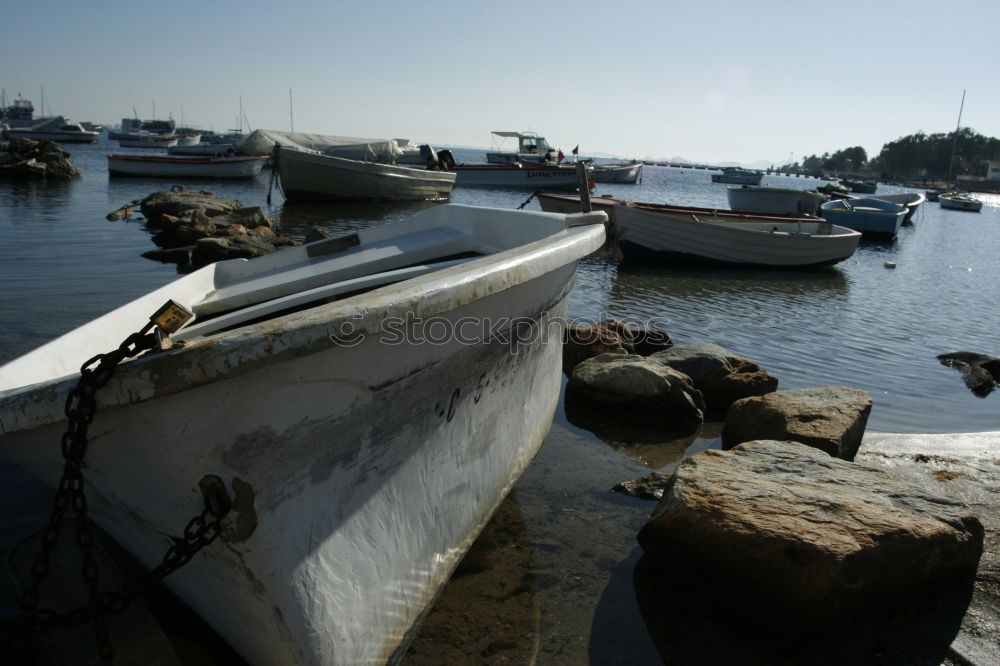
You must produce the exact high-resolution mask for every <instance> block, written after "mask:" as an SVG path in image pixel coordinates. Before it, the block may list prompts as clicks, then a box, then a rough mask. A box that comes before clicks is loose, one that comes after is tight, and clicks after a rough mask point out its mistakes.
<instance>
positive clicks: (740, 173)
mask: <svg viewBox="0 0 1000 666" xmlns="http://www.w3.org/2000/svg"><path fill="white" fill-rule="evenodd" d="M763 179H764V174H763V173H761V172H760V171H748V170H746V169H743V168H741V167H726V168H725V169H723V170H722V173H713V174H712V182H713V183H731V184H733V185H760V181H761V180H763Z"/></svg>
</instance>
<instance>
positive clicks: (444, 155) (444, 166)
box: [437, 148, 455, 171]
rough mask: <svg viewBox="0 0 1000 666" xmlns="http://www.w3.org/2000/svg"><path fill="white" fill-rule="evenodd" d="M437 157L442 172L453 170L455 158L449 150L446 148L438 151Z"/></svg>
mask: <svg viewBox="0 0 1000 666" xmlns="http://www.w3.org/2000/svg"><path fill="white" fill-rule="evenodd" d="M437 155H438V162H440V164H441V170H442V171H451V170H452V169H454V168H455V156H454V155H452V154H451V151H450V150H448V149H447V148H445V149H444V150H439V151H438V154H437Z"/></svg>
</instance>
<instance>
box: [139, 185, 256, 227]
mask: <svg viewBox="0 0 1000 666" xmlns="http://www.w3.org/2000/svg"><path fill="white" fill-rule="evenodd" d="M139 206H140V208H141V210H142V214H143V215H144V216H145V217H146V220H148V221H149V224H151V225H153V226H157V225H159V224H161V222H162V220H161V216H162V215H172V216H174V217H180V216H181V214H183V213H184V211H188V210H192V209H194V210H200V211H201V212H202V213H204V214H205V215H206V216H207V217H216V216H217V215H227V214H229V213H233V212H235V211H237V210H240V209H241V208H243V204H241V203H240V202H239V201H236V200H235V199H223V198H221V197H217V196H215V195H214V194H212V193H211V192H205V191H203V190H184V189H172V190H168V191H163V192H154V193H153V194H151V195H149V196H148V197H146V198H145V199H143V200H142V201H141V202H140V203H139Z"/></svg>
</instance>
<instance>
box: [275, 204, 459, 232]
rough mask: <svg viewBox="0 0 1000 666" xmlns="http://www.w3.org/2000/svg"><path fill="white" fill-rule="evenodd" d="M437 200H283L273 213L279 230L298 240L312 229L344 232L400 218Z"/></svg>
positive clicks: (431, 205)
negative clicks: (279, 222)
mask: <svg viewBox="0 0 1000 666" xmlns="http://www.w3.org/2000/svg"><path fill="white" fill-rule="evenodd" d="M441 203H442V202H440V201H383V202H339V201H295V202H289V201H286V202H284V203H283V204H282V205H281V207H280V208H278V210H277V211H276V212H277V217H278V218H279V219H280V220H281V233H282V234H284V235H286V236H290V237H292V238H295V239H296V240H302V239H303V238H304V237H305V234H306V233H307V232H308V231H309V229H312V228H317V229H323V230H324V231H328V232H330V233H332V234H339V233H347V232H350V231H356V230H358V229H364V228H367V227H372V226H376V225H380V224H386V223H388V222H396V221H398V220H403V219H406V218H408V217H410V216H411V215H414V214H415V213H418V212H420V211H422V210H427V209H428V208H433V207H434V206H439V205H441Z"/></svg>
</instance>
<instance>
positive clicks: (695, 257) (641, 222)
mask: <svg viewBox="0 0 1000 666" xmlns="http://www.w3.org/2000/svg"><path fill="white" fill-rule="evenodd" d="M615 225H616V227H617V234H618V244H619V246H620V247H621V250H622V253H623V254H624V255H625V256H626V257H628V256H635V257H647V258H654V259H656V260H661V261H662V260H667V261H685V262H712V263H724V264H732V265H740V266H769V267H785V268H792V267H794V268H808V267H818V266H830V265H833V264H836V263H838V262H841V261H843V260H845V259H847V258H848V257H850V256H851V255H852V254H854V251H855V250H856V249H857V246H858V241H859V240H860V238H861V234H860V233H859V232H857V231H854V230H852V229H847V228H845V227H840V226H837V225H834V224H830V223H829V222H825V221H824V220H818V219H816V218H794V219H790V218H781V217H776V218H770V219H768V218H761V217H757V216H753V215H746V216H745V217H743V218H742V219H740V218H736V219H734V216H733V215H731V214H726V212H725V211H709V212H706V213H700V212H699V211H693V210H687V209H684V208H683V207H679V206H650V205H647V204H629V205H625V206H618V207H617V208H616V209H615Z"/></svg>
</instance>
